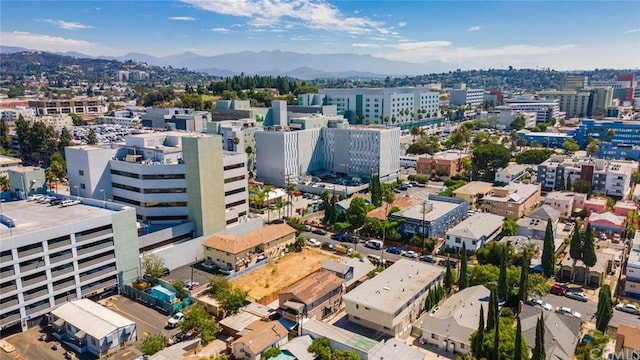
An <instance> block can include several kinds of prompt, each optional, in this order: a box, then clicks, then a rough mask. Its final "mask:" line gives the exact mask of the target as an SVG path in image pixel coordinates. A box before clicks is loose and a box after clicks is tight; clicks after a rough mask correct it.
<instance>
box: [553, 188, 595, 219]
mask: <svg viewBox="0 0 640 360" xmlns="http://www.w3.org/2000/svg"><path fill="white" fill-rule="evenodd" d="M585 199H586V195H585V194H580V193H574V192H571V191H552V192H549V193H547V195H546V196H545V197H544V199H543V202H544V204H545V205H547V206H551V207H552V208H554V209H556V210H558V211H559V212H560V216H561V217H563V218H570V217H571V214H573V211H574V210H575V209H582V208H583V207H584V201H585Z"/></svg>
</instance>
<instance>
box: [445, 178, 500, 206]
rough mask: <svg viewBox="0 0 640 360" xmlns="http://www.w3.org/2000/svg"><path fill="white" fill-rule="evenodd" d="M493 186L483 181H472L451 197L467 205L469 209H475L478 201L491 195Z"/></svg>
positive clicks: (455, 191)
mask: <svg viewBox="0 0 640 360" xmlns="http://www.w3.org/2000/svg"><path fill="white" fill-rule="evenodd" d="M491 190H493V184H492V183H488V182H484V181H472V182H470V183H468V184H466V185H464V186H462V187H460V188H458V189H456V190H454V191H453V196H454V197H457V198H458V199H462V200H464V201H466V202H468V203H469V208H470V209H476V208H478V206H479V201H478V200H482V198H484V197H485V196H487V195H489V194H491Z"/></svg>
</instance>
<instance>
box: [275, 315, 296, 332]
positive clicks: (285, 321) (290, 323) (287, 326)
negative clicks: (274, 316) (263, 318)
mask: <svg viewBox="0 0 640 360" xmlns="http://www.w3.org/2000/svg"><path fill="white" fill-rule="evenodd" d="M278 321H280V324H282V326H284V328H285V329H287V330H292V329H293V328H295V327H296V325H297V324H296V323H295V322H294V321H291V320H288V319H285V318H283V317H281V318H280V319H279V320H278Z"/></svg>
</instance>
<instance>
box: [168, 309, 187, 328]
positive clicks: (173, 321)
mask: <svg viewBox="0 0 640 360" xmlns="http://www.w3.org/2000/svg"><path fill="white" fill-rule="evenodd" d="M183 321H184V314H183V313H181V312H179V313H176V314H175V315H173V316H172V317H170V318H169V320H167V326H169V327H172V328H174V327H176V326H178V324H179V323H181V322H183Z"/></svg>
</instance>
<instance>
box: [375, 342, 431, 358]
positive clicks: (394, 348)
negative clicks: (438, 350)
mask: <svg viewBox="0 0 640 360" xmlns="http://www.w3.org/2000/svg"><path fill="white" fill-rule="evenodd" d="M367 358H368V359H370V360H384V359H402V360H425V359H427V354H425V353H424V352H422V350H418V349H417V348H415V347H414V346H411V345H409V344H407V343H406V342H404V340H402V339H398V338H390V339H388V340H386V341H385V340H381V341H380V342H379V343H378V344H376V346H374V347H373V349H371V350H370V351H369V354H368V356H367Z"/></svg>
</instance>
